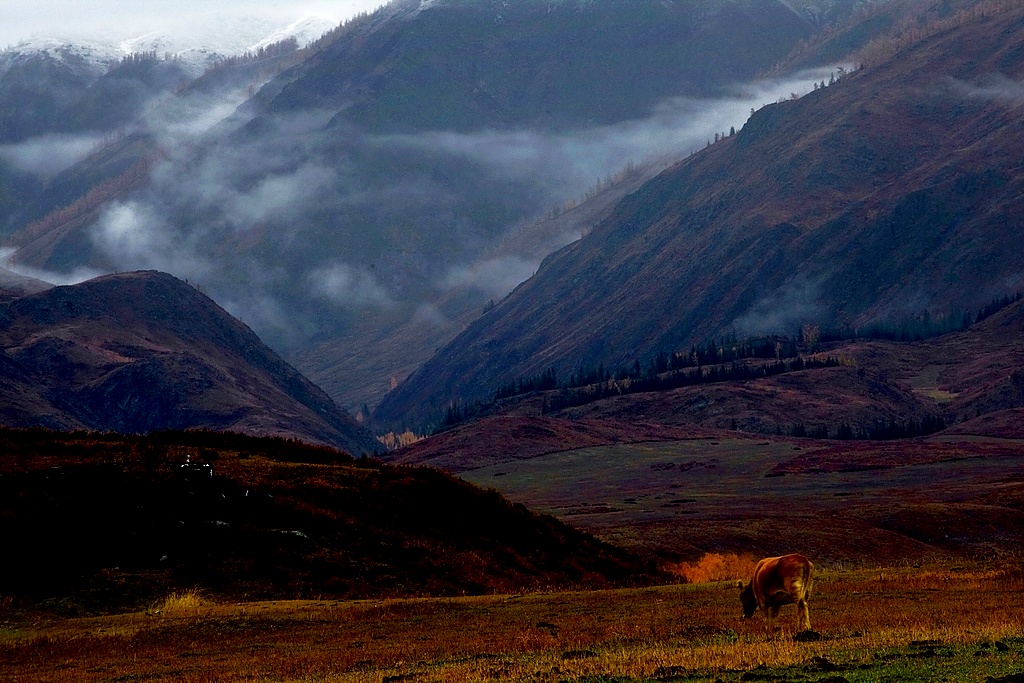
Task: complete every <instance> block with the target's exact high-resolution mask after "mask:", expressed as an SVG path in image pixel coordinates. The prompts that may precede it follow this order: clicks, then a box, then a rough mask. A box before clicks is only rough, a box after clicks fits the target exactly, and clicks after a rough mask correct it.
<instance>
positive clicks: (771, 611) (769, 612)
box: [765, 605, 779, 635]
mask: <svg viewBox="0 0 1024 683" xmlns="http://www.w3.org/2000/svg"><path fill="white" fill-rule="evenodd" d="M778 616H779V607H778V605H774V606H772V607H769V608H767V609H766V610H765V617H766V618H767V620H768V626H767V628H768V635H772V633H774V631H773V626H774V623H775V618H776V617H778Z"/></svg>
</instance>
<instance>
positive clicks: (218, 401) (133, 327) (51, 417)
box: [0, 272, 377, 453]
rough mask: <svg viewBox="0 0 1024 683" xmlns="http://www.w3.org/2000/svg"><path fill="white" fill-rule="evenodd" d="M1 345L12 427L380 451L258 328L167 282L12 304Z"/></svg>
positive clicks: (72, 289) (130, 281)
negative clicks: (173, 432)
mask: <svg viewBox="0 0 1024 683" xmlns="http://www.w3.org/2000/svg"><path fill="white" fill-rule="evenodd" d="M0 349H2V351H3V356H2V359H3V361H4V363H3V374H2V377H3V381H4V382H5V383H6V384H7V385H8V386H9V387H10V390H9V391H5V392H4V393H3V402H4V411H3V412H4V414H5V417H6V420H5V424H6V425H7V426H17V427H28V426H48V427H54V428H60V429H81V428H87V429H93V430H110V431H117V432H124V433H139V432H149V431H154V430H163V429H190V428H198V427H205V428H209V429H215V430H234V431H240V432H247V433H252V434H266V435H280V436H289V437H296V438H300V439H304V440H308V441H313V442H318V443H326V444H330V445H333V446H336V447H338V448H342V449H344V450H346V451H349V452H351V453H365V452H373V451H375V450H376V449H377V442H376V440H375V439H374V438H373V436H372V435H371V434H369V433H368V432H367V431H365V430H364V429H362V428H360V427H359V426H358V425H357V424H356V423H355V422H354V421H353V420H352V419H351V418H350V417H349V416H348V415H346V414H345V413H344V412H343V411H342V410H341V409H339V408H338V407H337V406H336V405H335V404H334V403H333V402H332V401H331V400H330V399H329V398H328V397H327V395H326V394H324V393H323V392H322V391H321V390H320V389H318V388H317V387H316V386H314V385H313V384H311V383H310V382H309V381H308V380H306V379H305V378H304V377H303V376H302V375H300V374H299V373H298V372H297V371H296V370H295V369H294V368H292V367H291V366H289V365H288V364H287V363H285V362H284V361H283V360H282V359H281V358H280V357H279V356H278V355H277V354H275V353H274V352H273V351H271V350H270V349H269V348H267V347H266V346H264V345H263V343H262V342H261V341H260V340H259V338H258V337H257V336H256V335H255V334H254V333H253V332H252V331H251V330H250V329H249V328H248V327H246V326H245V325H243V324H242V323H240V322H239V321H237V320H235V319H234V318H232V317H231V316H230V315H228V314H227V312H225V311H224V310H223V309H222V308H220V307H219V306H217V305H216V304H215V303H214V302H213V301H211V300H210V299H209V298H207V297H206V296H204V295H203V294H201V293H200V292H198V291H197V290H196V289H194V288H192V287H190V286H188V285H187V284H185V283H183V282H181V281H179V280H177V279H175V278H173V277H171V276H169V275H166V274H162V273H157V272H136V273H127V274H118V275H108V276H104V277H100V278H96V279H94V280H90V281H88V282H84V283H82V284H79V285H73V286H68V287H54V288H52V289H49V290H46V291H43V292H40V293H37V294H31V295H28V296H24V297H21V298H17V299H14V300H12V301H10V302H8V303H6V304H3V306H2V308H0ZM26 403H29V404H30V405H26Z"/></svg>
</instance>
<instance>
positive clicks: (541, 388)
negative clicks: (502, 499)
mask: <svg viewBox="0 0 1024 683" xmlns="http://www.w3.org/2000/svg"><path fill="white" fill-rule="evenodd" d="M1022 298H1024V292H1017V293H1016V294H1013V295H1009V294H1008V295H1004V296H1003V297H995V298H993V299H992V300H991V302H989V303H988V304H986V305H985V306H983V307H982V308H981V309H979V310H978V311H977V312H976V313H974V314H971V313H970V312H968V311H963V310H961V311H953V312H946V313H939V314H935V315H933V314H931V313H930V312H929V311H928V310H924V311H922V312H921V314H920V315H918V316H915V317H912V318H902V319H899V320H894V321H879V322H874V323H871V324H868V325H864V326H860V327H855V326H842V327H825V328H821V327H819V326H817V325H805V326H803V327H802V328H801V329H800V330H799V331H798V333H797V334H796V335H795V336H794V337H793V338H790V337H786V336H770V337H760V338H750V339H745V340H739V339H738V338H737V337H736V335H735V333H733V334H731V335H728V336H726V337H723V338H721V339H719V340H714V339H712V340H709V341H706V342H704V343H702V344H700V345H694V346H691V347H690V350H689V351H688V352H680V351H673V352H671V353H668V352H665V351H659V352H658V353H657V354H656V355H655V356H654V357H652V358H649V359H647V360H646V361H642V360H641V359H640V358H637V359H636V360H634V361H633V363H632V364H631V365H626V366H622V367H620V368H619V369H618V370H616V371H615V372H610V371H608V370H607V369H606V367H605V365H604V363H599V364H598V365H597V366H596V367H595V366H580V367H578V368H577V369H576V370H573V371H572V373H571V374H570V375H569V376H568V377H566V378H564V379H563V378H561V377H559V376H558V373H557V371H556V370H555V369H554V368H550V369H548V370H545V371H544V372H542V373H540V374H537V375H534V376H531V377H521V378H518V379H516V380H512V381H509V382H507V383H505V384H503V385H501V386H500V387H499V388H498V389H497V391H496V392H495V393H494V396H493V397H492V398H491V399H490V400H479V401H471V402H465V403H464V402H459V401H453V402H452V403H451V404H449V405H448V407H447V408H446V409H445V411H444V414H443V416H442V417H441V418H440V419H439V420H437V422H436V424H437V427H436V428H435V429H434V430H433V431H434V433H437V432H441V431H444V430H446V429H449V428H451V427H453V426H455V425H457V424H460V423H462V422H465V421H466V420H469V419H472V418H474V417H477V416H479V415H482V414H484V413H485V412H487V411H488V410H489V409H491V408H493V407H494V406H495V405H496V404H498V403H499V402H502V401H507V400H510V399H515V398H516V397H519V396H525V395H530V394H534V393H538V392H544V393H545V394H547V395H545V396H544V398H543V402H542V407H541V414H545V415H546V414H551V413H556V412H558V411H561V410H566V409H568V408H574V407H578V406H581V405H586V404H588V403H593V402H596V401H600V400H602V399H604V398H607V397H610V396H616V395H623V394H634V393H642V392H652V391H671V390H673V389H679V388H682V387H686V386H694V385H699V384H712V383H719V382H737V381H749V380H756V379H763V378H766V377H772V376H776V375H780V374H783V373H786V372H793V371H800V370H811V369H818V368H827V367H837V366H839V365H841V364H842V360H841V359H839V358H836V357H831V356H829V357H821V356H801V355H800V351H799V350H800V349H801V348H802V349H806V350H807V351H809V352H811V353H815V352H817V351H818V350H819V349H820V348H821V345H822V344H826V343H835V342H843V341H854V340H858V339H879V340H888V341H894V342H913V341H922V340H925V339H930V338H934V337H938V336H941V335H944V334H949V333H952V332H958V331H961V330H965V329H967V328H969V327H970V326H971V325H974V324H977V323H980V322H981V321H983V320H985V319H986V318H988V317H990V316H992V315H994V314H995V313H997V312H999V311H1000V310H1002V309H1004V308H1006V307H1007V306H1009V305H1011V304H1013V303H1015V302H1017V301H1020V300H1021V299H1022ZM748 360H755V361H756V360H765V361H773V362H765V363H761V364H757V363H754V362H742V361H748ZM946 426H947V425H946V423H945V420H944V419H943V418H942V417H941V416H931V417H926V418H923V419H922V420H920V421H914V420H910V421H906V422H898V421H890V422H887V423H884V424H882V423H880V424H877V425H873V426H870V427H867V428H863V429H855V428H854V427H852V426H850V425H846V424H843V425H839V427H838V429H837V431H836V433H835V434H831V433H830V432H829V431H828V428H827V426H815V427H807V426H805V425H802V424H796V425H792V426H790V427H788V428H786V429H783V428H782V426H778V427H776V433H777V434H779V435H782V434H788V435H789V436H794V437H802V436H808V437H812V438H835V439H871V440H887V439H902V438H913V437H916V436H924V435H927V434H932V433H935V432H938V431H941V430H943V429H945V428H946Z"/></svg>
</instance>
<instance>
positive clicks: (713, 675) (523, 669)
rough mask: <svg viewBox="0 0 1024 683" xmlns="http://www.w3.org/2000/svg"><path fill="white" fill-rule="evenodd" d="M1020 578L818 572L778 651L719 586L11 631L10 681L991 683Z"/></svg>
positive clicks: (933, 570)
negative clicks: (805, 616) (800, 633)
mask: <svg viewBox="0 0 1024 683" xmlns="http://www.w3.org/2000/svg"><path fill="white" fill-rule="evenodd" d="M1022 590H1024V572H1022V571H1021V570H1020V568H1019V567H1017V568H1013V569H1010V568H1000V567H995V566H983V565H973V566H955V567H954V566H947V567H937V566H936V567H917V568H914V567H903V568H883V569H877V568H876V569H857V570H842V569H832V570H827V571H819V572H818V575H817V577H816V582H815V591H814V595H813V597H812V600H811V620H812V624H813V627H814V629H815V633H817V634H820V636H821V637H820V640H817V641H811V642H804V641H802V640H794V638H793V637H792V635H793V634H792V630H793V627H794V625H795V624H794V622H795V612H794V611H793V608H785V609H784V610H783V612H782V615H781V616H782V618H781V620H780V621H781V622H782V624H783V630H782V631H781V632H780V633H777V634H774V635H773V636H772V637H768V636H767V634H766V633H765V628H764V622H763V621H761V620H760V618H755V619H753V620H748V621H743V620H741V619H740V618H739V617H740V609H739V601H738V598H737V591H736V588H735V584H734V583H733V582H732V581H722V582H716V583H704V584H680V585H669V586H659V587H650V588H637V589H620V590H609V591H590V592H566V593H530V594H522V595H501V596H488V597H467V598H431V599H404V600H382V601H376V600H369V601H366V600H363V601H345V602H338V601H277V602H258V603H242V604H228V603H216V602H213V601H209V600H206V599H203V598H202V597H201V596H199V595H196V594H194V593H185V594H178V595H174V596H171V597H169V598H168V599H167V600H165V601H163V602H162V603H161V604H155V605H153V606H152V607H151V608H150V609H149V610H147V611H146V612H134V613H128V614H117V615H111V616H104V617H93V618H80V619H55V618H52V617H44V616H40V615H30V614H16V613H11V612H10V611H8V612H6V613H4V614H2V615H0V678H2V679H3V680H5V681H16V682H17V683H35V682H40V683H41V682H44V681H46V682H49V681H61V682H65V681H66V682H67V683H76V682H93V681H97V682H98V681H182V682H184V683H199V682H204V683H205V682H209V681H232V682H234V681H238V682H241V681H246V682H248V681H280V682H281V683H314V682H317V683H334V682H338V683H341V682H348V681H352V682H373V683H382V682H391V683H394V682H397V681H410V682H412V681H441V682H449V681H450V682H456V681H459V682H461V681H550V682H552V683H555V682H561V681H566V682H575V681H586V682H590V683H597V682H604V683H607V682H611V681H621V682H632V681H707V682H712V681H723V682H728V681H750V680H765V681H830V682H831V683H840V682H841V681H848V682H855V681H979V682H980V681H990V680H995V681H999V680H1003V681H1014V680H1021V679H1020V678H1016V676H1017V675H1024V674H1022V673H1021V672H1024V624H1022V619H1021V608H1020V596H1021V592H1022Z"/></svg>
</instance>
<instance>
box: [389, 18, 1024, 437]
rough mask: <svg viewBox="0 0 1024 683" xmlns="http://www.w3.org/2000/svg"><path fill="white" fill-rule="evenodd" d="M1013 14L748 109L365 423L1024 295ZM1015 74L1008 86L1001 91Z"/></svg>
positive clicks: (949, 23)
mask: <svg viewBox="0 0 1024 683" xmlns="http://www.w3.org/2000/svg"><path fill="white" fill-rule="evenodd" d="M1022 21H1024V9H1022V8H1020V7H1019V6H1017V5H1015V4H1013V3H1010V4H1004V3H982V5H980V6H979V9H977V10H976V11H969V12H964V13H962V14H958V15H955V16H953V17H950V18H948V19H946V20H943V23H941V24H940V25H938V26H937V27H935V28H934V29H932V30H921V31H919V32H917V33H916V34H914V35H915V39H914V40H911V41H909V42H906V44H904V43H903V42H901V43H900V49H899V51H898V52H897V53H896V54H894V55H893V56H892V57H891V58H888V59H885V60H883V61H880V62H878V63H876V64H872V65H870V66H868V67H866V68H865V69H863V70H858V71H856V72H854V73H851V74H849V75H847V76H846V77H845V78H843V79H842V80H840V81H839V82H838V83H837V84H836V85H835V86H832V87H826V88H824V89H819V90H816V91H815V92H812V93H810V94H809V95H807V96H805V97H803V98H800V99H798V100H795V101H787V102H785V103H780V104H776V105H771V106H767V107H765V108H763V109H761V110H760V111H758V112H756V113H755V114H754V115H753V116H752V117H751V118H750V120H749V121H748V122H747V124H746V125H745V126H744V127H743V129H742V130H741V131H740V132H738V133H737V134H736V135H735V136H732V137H726V138H724V139H723V140H722V141H721V142H719V143H717V144H715V145H712V146H710V148H709V149H707V150H705V151H703V152H701V153H698V154H696V155H694V156H693V157H691V158H689V159H687V160H686V161H684V162H681V163H679V164H678V165H677V166H675V167H674V168H672V169H670V170H668V171H666V172H664V173H662V174H661V175H660V176H658V177H657V178H655V179H654V180H652V181H650V182H648V183H647V184H646V185H644V186H643V187H642V188H641V189H640V190H639V191H637V192H636V193H634V194H632V195H630V196H629V197H627V198H626V199H624V200H623V201H622V202H621V203H620V204H619V205H618V206H617V207H616V208H615V210H614V211H613V212H612V213H611V214H610V215H608V217H607V218H606V219H605V220H604V221H603V222H601V223H600V224H599V225H598V226H597V227H596V228H595V230H594V231H593V232H592V233H590V234H589V235H587V236H586V237H585V238H583V239H582V240H580V241H579V242H576V243H574V244H572V245H570V246H568V247H566V248H564V249H562V250H561V251H559V252H558V253H556V254H554V255H552V256H551V257H550V258H548V259H547V260H546V262H545V263H544V264H543V265H542V267H541V268H540V270H539V271H538V273H537V274H536V276H534V277H533V278H531V279H530V280H529V281H528V282H526V283H524V284H523V285H522V286H520V287H519V288H518V289H517V290H516V291H515V292H514V293H513V294H512V295H511V296H509V297H508V298H507V299H505V300H504V301H502V302H500V303H499V304H498V305H497V306H496V307H495V308H494V309H493V310H491V311H488V312H487V313H486V314H485V315H483V316H482V317H481V318H479V319H478V320H477V321H475V322H474V323H473V324H472V325H471V326H470V327H469V328H468V329H467V330H466V331H465V332H463V333H462V334H461V335H460V336H459V337H457V338H456V339H455V340H453V342H452V343H451V344H449V345H448V346H447V347H445V348H444V349H442V350H441V351H440V352H439V353H438V354H437V355H436V356H435V357H434V358H432V359H431V360H430V361H429V362H428V363H426V364H425V365H424V366H423V367H422V368H421V369H420V370H419V371H417V372H416V373H415V374H414V375H412V376H411V377H410V378H409V379H408V380H407V381H406V382H405V383H404V384H403V385H402V386H400V387H399V388H398V389H397V390H396V391H395V392H393V393H392V394H390V395H389V396H388V397H387V398H386V399H385V401H384V403H383V404H382V405H381V406H380V408H379V409H378V411H377V416H378V417H379V418H380V419H382V420H397V421H401V420H403V419H407V418H408V417H410V416H412V417H415V416H416V415H417V414H418V415H420V416H422V415H423V412H422V411H425V410H430V409H431V406H433V409H434V410H436V409H437V407H439V406H444V405H447V403H448V402H449V401H451V400H452V399H455V398H458V399H461V400H463V401H469V400H473V399H477V398H481V397H484V396H488V395H491V394H493V392H494V391H496V390H497V389H498V388H499V387H500V386H501V385H502V384H504V383H506V382H508V381H509V380H510V379H514V378H516V377H526V376H531V375H535V374H538V373H540V372H543V371H545V370H547V369H549V368H555V370H556V371H557V372H558V373H559V374H567V373H569V372H570V371H571V370H572V368H574V367H577V366H578V364H579V363H581V362H586V363H588V364H595V363H596V362H598V361H603V362H604V363H605V365H606V367H616V366H618V365H619V364H622V363H624V362H629V361H630V360H631V359H633V358H635V357H637V356H648V357H650V356H652V355H653V354H654V353H656V352H657V350H658V349H673V348H674V349H680V348H687V347H689V346H690V345H691V344H692V343H697V342H699V341H700V340H702V339H706V338H711V337H715V336H720V335H722V334H724V333H727V332H729V331H731V330H737V331H739V332H740V333H758V332H760V333H764V332H778V331H783V332H785V331H791V330H793V329H797V328H799V326H800V325H802V324H803V323H807V322H814V323H819V324H821V325H823V326H826V325H844V324H846V325H854V326H859V325H865V324H867V323H869V322H870V321H872V320H878V319H885V318H895V317H904V316H910V315H913V314H915V313H916V312H918V311H920V310H921V309H923V308H929V307H931V308H934V309H940V310H943V309H945V310H949V309H954V308H960V309H967V310H975V309H976V308H978V307H980V306H982V305H984V304H985V303H987V302H988V301H989V300H990V299H991V298H992V297H993V296H1001V295H1003V294H1005V293H1006V292H1007V291H1008V290H1009V291H1014V290H1016V289H1018V288H1019V284H1020V278H1021V274H1022V273H1024V255H1022V252H1021V251H1020V250H1017V249H1011V248H1008V244H1009V241H1008V240H1012V239H1013V238H1012V236H1013V235H1016V234H1018V233H1019V232H1020V230H1021V226H1020V220H1019V217H1020V215H1022V212H1024V207H1022V204H1021V202H1022V200H1021V198H1022V197H1024V174H1022V173H1021V172H1020V168H1019V163H1018V159H1019V158H1020V156H1021V150H1018V149H1017V143H1018V142H1019V141H1020V140H1024V135H1022V134H1021V133H1022V131H1021V125H1022V124H1021V119H1020V117H1019V116H1018V115H1017V113H1018V112H1017V109H1018V107H1017V104H1016V103H1017V102H1018V101H1019V99H1013V98H1008V96H1007V94H1006V93H1007V92H1009V93H1013V92H1017V91H1015V90H1014V89H1013V87H1010V86H1007V87H1009V90H1006V89H1003V88H999V87H998V84H999V83H1003V84H1006V83H1007V82H1008V81H1010V82H1013V83H1019V79H1020V78H1021V77H1024V55H1022V54H1021V53H1020V51H1018V50H1016V49H1015V47H1014V46H1015V45H1016V43H1017V42H1018V41H1017V40H1016V38H1019V37H1021V36H1020V34H1021V31H1022V30H1024V24H1022ZM1007 79H1008V80H1007Z"/></svg>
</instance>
